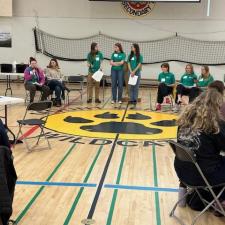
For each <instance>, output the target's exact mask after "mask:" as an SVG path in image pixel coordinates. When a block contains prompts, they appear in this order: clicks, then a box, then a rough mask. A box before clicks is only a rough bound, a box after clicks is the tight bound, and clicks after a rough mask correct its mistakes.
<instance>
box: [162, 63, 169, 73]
mask: <svg viewBox="0 0 225 225" xmlns="http://www.w3.org/2000/svg"><path fill="white" fill-rule="evenodd" d="M161 68H167V71H168V72H170V65H169V63H163V64H162V65H161Z"/></svg>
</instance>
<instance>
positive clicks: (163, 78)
mask: <svg viewBox="0 0 225 225" xmlns="http://www.w3.org/2000/svg"><path fill="white" fill-rule="evenodd" d="M158 81H159V82H160V83H165V84H167V85H171V84H174V83H175V76H174V74H173V73H170V72H168V73H164V72H162V73H160V74H159V76H158Z"/></svg>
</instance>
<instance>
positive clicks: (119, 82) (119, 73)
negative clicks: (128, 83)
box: [111, 70, 124, 101]
mask: <svg viewBox="0 0 225 225" xmlns="http://www.w3.org/2000/svg"><path fill="white" fill-rule="evenodd" d="M111 77H112V97H113V101H116V100H117V93H118V101H122V95H123V81H124V74H123V70H111Z"/></svg>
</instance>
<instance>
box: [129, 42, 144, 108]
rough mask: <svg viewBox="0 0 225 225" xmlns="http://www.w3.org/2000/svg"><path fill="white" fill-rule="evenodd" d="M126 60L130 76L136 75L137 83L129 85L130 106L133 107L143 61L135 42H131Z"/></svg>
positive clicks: (136, 99) (135, 103)
mask: <svg viewBox="0 0 225 225" xmlns="http://www.w3.org/2000/svg"><path fill="white" fill-rule="evenodd" d="M127 62H128V69H129V74H130V77H134V76H137V83H136V84H135V85H130V104H132V106H131V107H130V108H131V109H135V108H136V105H137V101H138V91H139V85H140V80H141V69H142V63H143V56H142V55H141V54H140V48H139V45H138V44H137V43H134V44H132V46H131V52H130V54H129V56H128V60H127Z"/></svg>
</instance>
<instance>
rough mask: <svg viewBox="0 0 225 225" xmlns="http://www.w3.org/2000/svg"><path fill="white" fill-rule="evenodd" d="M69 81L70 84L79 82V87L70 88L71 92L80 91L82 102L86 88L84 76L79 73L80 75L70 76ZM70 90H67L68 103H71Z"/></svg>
mask: <svg viewBox="0 0 225 225" xmlns="http://www.w3.org/2000/svg"><path fill="white" fill-rule="evenodd" d="M68 82H69V84H78V87H73V88H70V92H72V91H78V92H79V93H80V100H81V102H82V100H83V89H84V76H82V75H78V76H68ZM70 92H67V103H68V104H69V103H70V97H69V94H70Z"/></svg>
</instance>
